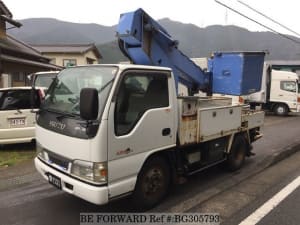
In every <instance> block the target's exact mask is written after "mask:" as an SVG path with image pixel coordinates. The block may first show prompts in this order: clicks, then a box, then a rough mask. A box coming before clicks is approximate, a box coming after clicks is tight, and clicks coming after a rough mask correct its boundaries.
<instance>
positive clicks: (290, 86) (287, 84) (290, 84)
mask: <svg viewBox="0 0 300 225" xmlns="http://www.w3.org/2000/svg"><path fill="white" fill-rule="evenodd" d="M280 89H281V90H284V91H290V92H296V91H297V86H296V82H294V81H281V82H280Z"/></svg>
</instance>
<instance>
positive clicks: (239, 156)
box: [226, 135, 247, 171]
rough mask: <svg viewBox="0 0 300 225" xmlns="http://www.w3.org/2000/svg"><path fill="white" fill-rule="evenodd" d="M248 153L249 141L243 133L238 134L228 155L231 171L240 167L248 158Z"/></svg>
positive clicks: (228, 165)
mask: <svg viewBox="0 0 300 225" xmlns="http://www.w3.org/2000/svg"><path fill="white" fill-rule="evenodd" d="M246 154H247V142H246V140H245V138H244V137H243V136H242V135H237V136H236V137H235V138H234V140H233V143H232V146H231V150H230V153H229V154H228V157H227V161H226V164H227V168H228V169H229V170H230V171H235V170H238V169H240V168H241V167H242V166H243V164H244V162H245V158H246Z"/></svg>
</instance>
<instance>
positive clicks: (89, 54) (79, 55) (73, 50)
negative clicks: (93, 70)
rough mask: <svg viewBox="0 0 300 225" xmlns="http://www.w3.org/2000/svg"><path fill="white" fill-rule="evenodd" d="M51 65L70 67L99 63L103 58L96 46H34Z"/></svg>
mask: <svg viewBox="0 0 300 225" xmlns="http://www.w3.org/2000/svg"><path fill="white" fill-rule="evenodd" d="M32 46H33V47H34V48H36V49H37V50H38V51H39V52H41V53H42V55H44V56H46V57H48V58H50V59H51V63H53V64H56V65H58V66H63V67H68V66H77V65H86V64H96V63H99V62H100V60H101V58H102V56H101V54H100V52H99V50H98V49H97V47H96V46H95V44H93V43H92V44H64V45H32Z"/></svg>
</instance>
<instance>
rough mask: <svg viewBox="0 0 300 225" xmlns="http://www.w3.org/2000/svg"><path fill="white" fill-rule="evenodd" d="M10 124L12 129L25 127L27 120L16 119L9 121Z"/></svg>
mask: <svg viewBox="0 0 300 225" xmlns="http://www.w3.org/2000/svg"><path fill="white" fill-rule="evenodd" d="M9 124H10V126H11V127H18V126H24V125H25V118H14V119H10V120H9Z"/></svg>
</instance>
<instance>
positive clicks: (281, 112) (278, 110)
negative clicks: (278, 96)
mask: <svg viewBox="0 0 300 225" xmlns="http://www.w3.org/2000/svg"><path fill="white" fill-rule="evenodd" d="M288 112H289V109H288V107H287V106H286V105H285V104H278V105H276V106H275V107H274V113H275V114H276V115H277V116H286V115H287V114H288Z"/></svg>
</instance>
